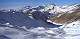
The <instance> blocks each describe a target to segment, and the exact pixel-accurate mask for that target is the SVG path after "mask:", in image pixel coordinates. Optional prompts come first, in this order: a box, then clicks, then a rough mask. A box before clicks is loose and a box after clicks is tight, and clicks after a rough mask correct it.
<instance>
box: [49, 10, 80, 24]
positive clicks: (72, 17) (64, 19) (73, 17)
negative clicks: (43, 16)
mask: <svg viewBox="0 0 80 39" xmlns="http://www.w3.org/2000/svg"><path fill="white" fill-rule="evenodd" d="M50 20H51V21H52V22H55V23H60V24H64V23H71V22H73V21H77V20H80V8H78V9H76V10H75V11H74V12H72V13H64V14H62V15H61V16H59V17H58V16H55V17H51V18H50Z"/></svg>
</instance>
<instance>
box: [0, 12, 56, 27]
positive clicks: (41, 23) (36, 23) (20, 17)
mask: <svg viewBox="0 0 80 39" xmlns="http://www.w3.org/2000/svg"><path fill="white" fill-rule="evenodd" d="M33 16H34V18H35V19H31V18H29V17H28V16H26V15H25V14H24V13H23V12H17V11H14V12H13V11H11V12H0V24H5V23H10V25H13V26H14V27H17V26H19V27H21V26H26V27H28V28H29V27H56V26H57V25H53V24H50V23H47V22H45V20H46V19H48V18H47V17H48V15H46V14H42V12H38V11H37V12H33Z"/></svg>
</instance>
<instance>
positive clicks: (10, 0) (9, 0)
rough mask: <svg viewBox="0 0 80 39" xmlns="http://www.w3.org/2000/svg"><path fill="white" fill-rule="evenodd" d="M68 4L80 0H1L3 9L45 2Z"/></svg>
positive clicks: (0, 4)
mask: <svg viewBox="0 0 80 39" xmlns="http://www.w3.org/2000/svg"><path fill="white" fill-rule="evenodd" d="M53 3H55V4H56V5H67V4H69V5H70V4H75V3H79V4H80V0H0V8H1V9H10V8H12V9H16V8H21V7H23V6H24V5H30V6H38V5H44V4H53Z"/></svg>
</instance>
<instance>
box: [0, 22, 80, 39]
mask: <svg viewBox="0 0 80 39" xmlns="http://www.w3.org/2000/svg"><path fill="white" fill-rule="evenodd" d="M79 23H80V21H76V22H72V23H70V24H66V25H63V26H61V27H59V28H45V27H37V28H30V29H27V28H26V27H25V26H23V27H19V28H17V29H16V28H10V27H0V35H4V36H6V37H8V38H10V39H80V24H79ZM0 39H4V38H2V37H0Z"/></svg>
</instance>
